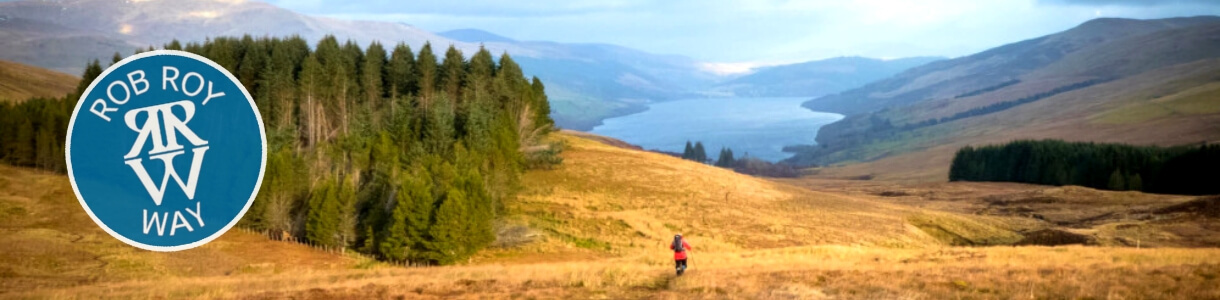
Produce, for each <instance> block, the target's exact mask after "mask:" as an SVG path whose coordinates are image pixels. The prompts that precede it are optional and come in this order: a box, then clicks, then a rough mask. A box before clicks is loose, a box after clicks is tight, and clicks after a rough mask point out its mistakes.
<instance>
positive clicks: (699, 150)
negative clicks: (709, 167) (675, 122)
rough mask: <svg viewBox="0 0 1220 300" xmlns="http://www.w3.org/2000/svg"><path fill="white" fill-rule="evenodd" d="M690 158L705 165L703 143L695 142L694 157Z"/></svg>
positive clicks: (705, 151) (705, 153)
mask: <svg viewBox="0 0 1220 300" xmlns="http://www.w3.org/2000/svg"><path fill="white" fill-rule="evenodd" d="M691 158H692V159H693V160H694V161H697V162H700V163H707V150H705V149H703V142H695V149H694V155H693V156H692V157H691Z"/></svg>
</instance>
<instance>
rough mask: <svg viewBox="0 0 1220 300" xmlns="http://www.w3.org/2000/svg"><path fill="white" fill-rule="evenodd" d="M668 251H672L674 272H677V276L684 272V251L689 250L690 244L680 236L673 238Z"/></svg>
mask: <svg viewBox="0 0 1220 300" xmlns="http://www.w3.org/2000/svg"><path fill="white" fill-rule="evenodd" d="M669 249H670V250H674V270H676V271H678V276H682V273H683V272H685V271H686V251H688V250H690V249H691V248H690V244H687V243H686V240H685V239H683V238H682V234H678V235H675V236H674V242H673V243H670V244H669Z"/></svg>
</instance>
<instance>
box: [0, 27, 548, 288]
mask: <svg viewBox="0 0 1220 300" xmlns="http://www.w3.org/2000/svg"><path fill="white" fill-rule="evenodd" d="M163 48H164V49H172V50H183V51H187V52H191V53H195V54H199V55H201V56H204V57H207V58H209V59H211V60H213V61H215V62H216V63H217V64H219V65H221V66H223V67H224V68H226V69H228V71H229V72H231V73H233V74H234V76H236V77H237V78H238V79H239V80H240V81H241V83H242V84H243V85H245V87H246V89H247V90H249V91H250V93H251V95H252V96H253V97H254V100H255V103H256V105H257V106H258V109H259V111H260V113H261V114H262V118H263V120H264V123H265V127H266V133H267V140H268V143H269V145H268V150H267V152H268V157H267V168H266V174H265V175H264V177H265V178H264V181H263V186H262V189H261V190H260V191H259V194H258V196H257V198H256V200H255V202H254V204H253V205H251V207H250V210H249V211H248V212H247V213H246V215H245V216H244V217H243V219H242V220H241V222H240V223H239V224H240V225H241V226H245V227H248V228H251V229H255V230H266V231H271V232H273V233H276V234H282V235H290V236H293V237H298V238H304V239H306V240H308V241H310V242H312V243H316V244H321V245H327V246H333V247H345V248H348V249H353V250H357V251H360V252H363V253H367V254H370V255H373V256H375V257H378V258H381V259H384V260H392V261H409V262H412V263H417V264H448V263H454V262H457V261H460V260H462V259H464V258H465V257H468V256H470V255H471V254H473V253H474V252H475V251H477V250H478V249H480V248H483V247H485V246H487V245H489V244H490V243H491V242H493V241H494V240H495V234H494V228H493V226H492V224H493V220H494V219H495V218H496V215H497V214H498V212H499V211H500V210H501V207H502V206H501V204H500V203H501V201H503V200H504V199H506V198H507V197H510V196H512V195H513V194H514V193H515V191H516V190H517V189H518V188H519V187H518V185H519V177H520V174H521V172H522V171H523V170H524V169H526V168H548V167H551V166H554V165H556V164H559V163H561V161H562V159H561V158H560V157H559V155H558V154H559V151H560V147H559V146H558V144H551V143H547V142H545V141H544V137H545V136H546V135H547V134H548V133H549V132H552V131H553V130H554V127H553V124H554V123H553V121H552V120H551V118H550V104H549V102H548V101H547V97H546V93H545V87H544V86H543V84H542V82H541V81H539V80H538V78H532V80H531V79H527V78H526V77H525V76H524V75H523V73H522V70H521V68H520V66H518V65H517V64H516V63H515V62H514V61H513V59H512V58H511V57H510V56H509V55H508V54H507V53H505V54H502V55H500V56H499V58H498V59H497V58H495V57H493V55H492V54H491V53H490V52H489V51H487V50H486V49H482V48H480V49H479V50H478V52H476V53H474V55H471V56H470V58H469V59H467V58H466V56H465V55H464V54H463V53H462V52H461V51H460V50H458V49H456V48H454V47H453V46H450V47H448V49H446V51H445V52H444V53H442V54H439V55H438V54H436V53H434V52H433V49H432V46H431V45H430V44H424V45H423V47H421V48H420V49H418V52H416V51H414V49H412V48H411V47H410V46H408V45H406V44H402V43H399V44H397V45H395V46H393V47H392V48H389V49H387V48H386V47H385V46H383V45H382V44H380V43H378V42H373V43H371V44H369V45H368V46H367V47H365V48H363V49H362V47H360V46H359V45H357V44H355V43H354V42H352V41H347V42H345V43H340V42H339V41H338V40H337V39H336V38H335V37H333V36H327V37H325V38H322V39H321V40H319V41H318V42H317V44H316V45H314V46H313V47H310V44H309V43H308V42H307V41H305V40H304V39H303V38H301V37H296V36H294V37H288V38H271V37H262V38H253V37H251V36H244V37H241V38H231V37H221V38H214V39H209V40H208V41H206V42H203V43H188V44H185V45H184V44H182V43H180V42H178V41H176V40H175V41H173V42H170V43H168V44H166V45H164V47H163ZM148 50H152V48H151V47H150V48H149V49H148ZM139 51H141V50H137V52H139ZM121 58H122V57H121V56H120V55H118V54H116V55H115V58H114V61H116V62H117V61H118V60H120V59H121ZM101 72H102V68H101V64H100V62H98V61H94V62H93V63H90V64H89V65H88V67H87V68H86V70H85V72H84V74H83V75H82V79H81V82H80V87H79V88H78V89H77V91H75V92H74V93H73V94H70V95H67V96H65V97H64V98H58V99H30V100H28V101H24V102H21V103H19V104H0V129H2V131H0V133H2V134H0V160H2V161H4V162H6V163H9V164H13V165H19V166H30V167H37V168H42V169H47V170H53V171H58V172H63V171H64V164H63V157H64V155H63V148H62V145H63V140H64V135H65V134H66V130H67V121H68V118H69V116H70V115H71V110H72V109H73V108H74V107H75V104H76V101H77V100H76V99H77V98H79V95H80V94H81V93H82V92H83V91H84V89H85V87H87V86H88V85H89V83H91V82H92V81H93V80H94V79H95V78H96V77H97V76H99V75H100V74H101Z"/></svg>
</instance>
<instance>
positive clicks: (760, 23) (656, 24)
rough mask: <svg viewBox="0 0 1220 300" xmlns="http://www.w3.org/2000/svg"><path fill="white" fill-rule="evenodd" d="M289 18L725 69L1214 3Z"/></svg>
mask: <svg viewBox="0 0 1220 300" xmlns="http://www.w3.org/2000/svg"><path fill="white" fill-rule="evenodd" d="M271 2H272V3H273V4H275V5H278V6H282V7H285V8H289V9H292V10H296V11H298V12H302V13H307V14H313V15H322V16H329V17H335V18H344V19H364V20H381V21H394V22H402V23H407V24H411V25H414V26H417V27H420V28H423V29H426V30H430V31H436V32H439V31H445V30H451V29H461V28H477V29H483V30H487V31H491V32H493V33H497V34H501V35H504V36H508V37H511V38H515V39H519V40H546V41H556V42H580V43H610V44H618V45H623V46H628V47H632V48H636V49H641V50H645V51H649V52H655V53H667V54H681V55H686V56H690V57H692V58H695V59H698V60H702V61H707V62H721V63H728V64H730V65H731V64H741V65H757V64H775V63H790V62H798V61H808V60H813V59H821V58H828V57H835V56H847V55H860V56H868V57H879V58H896V57H909V56H924V55H936V56H949V57H956V56H961V55H968V54H971V53H975V52H978V51H982V50H985V49H988V48H991V47H995V46H999V45H1002V44H1006V43H1011V42H1016V41H1019V40H1023V39H1028V38H1033V37H1038V36H1041V35H1046V34H1050V33H1054V32H1058V31H1062V30H1066V29H1068V28H1071V27H1073V26H1075V25H1078V24H1080V23H1082V22H1085V21H1088V20H1090V19H1093V18H1097V17H1123V18H1139V19H1148V18H1165V17H1175V16H1195V15H1217V14H1220V0H1185V1H1138V0H988V1H980V0H921V1H903V0H859V1H773V0H761V1H722V0H707V1H694V0H675V1H643V0H611V1H570V0H569V1H565V0H542V1H505V0H470V1H451V0H416V1H390V0H384V1H344V0H291V1H289V0H271Z"/></svg>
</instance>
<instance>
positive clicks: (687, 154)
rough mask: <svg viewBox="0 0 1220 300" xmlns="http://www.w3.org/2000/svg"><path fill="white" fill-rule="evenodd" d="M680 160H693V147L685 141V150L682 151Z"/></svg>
mask: <svg viewBox="0 0 1220 300" xmlns="http://www.w3.org/2000/svg"><path fill="white" fill-rule="evenodd" d="M682 159H689V160H694V159H695V147H694V146H692V145H691V143H690V141H686V148H685V149H683V150H682Z"/></svg>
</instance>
